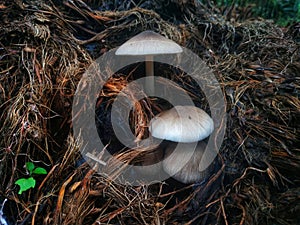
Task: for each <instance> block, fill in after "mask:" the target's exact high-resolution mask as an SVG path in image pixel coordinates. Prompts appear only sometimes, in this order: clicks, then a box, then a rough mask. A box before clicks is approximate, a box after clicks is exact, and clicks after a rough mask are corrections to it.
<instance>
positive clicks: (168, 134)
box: [149, 106, 214, 143]
mask: <svg viewBox="0 0 300 225" xmlns="http://www.w3.org/2000/svg"><path fill="white" fill-rule="evenodd" d="M149 130H150V132H151V135H152V136H153V137H156V138H159V139H165V140H169V141H174V142H183V143H189V142H197V141H200V140H203V139H205V138H206V137H208V136H209V135H210V134H211V133H212V132H213V130H214V122H213V120H212V118H211V117H210V116H209V115H208V114H207V113H206V112H205V111H203V110H202V109H199V108H197V107H195V106H175V107H174V108H172V109H170V110H167V111H164V112H162V113H159V114H158V115H157V116H156V117H154V118H153V119H152V120H151V121H150V126H149Z"/></svg>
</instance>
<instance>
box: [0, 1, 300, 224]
mask: <svg viewBox="0 0 300 225" xmlns="http://www.w3.org/2000/svg"><path fill="white" fill-rule="evenodd" d="M111 2H113V1H99V2H98V1H81V0H73V1H69V0H68V1H63V2H60V1H34V0H29V1H18V0H15V1H13V2H11V1H3V2H1V3H0V17H1V25H0V34H1V35H0V43H1V46H0V80H1V83H0V109H1V116H0V121H1V127H0V131H1V132H0V134H1V138H0V147H1V151H0V160H1V161H0V162H1V163H0V177H1V182H0V201H1V202H2V201H3V200H4V199H5V198H7V199H8V200H7V202H6V204H5V207H4V215H6V217H7V219H8V221H9V222H11V223H12V224H14V223H17V224H64V225H67V224H299V223H300V216H299V215H300V186H299V184H300V175H299V170H300V153H299V151H300V149H299V146H300V132H299V129H300V127H299V120H300V100H299V97H300V54H299V53H300V52H299V32H300V25H299V24H294V25H292V26H290V27H287V28H280V27H278V26H277V25H275V24H274V23H273V22H272V21H265V20H256V19H253V18H251V15H249V14H244V15H247V17H246V18H243V19H237V18H234V17H232V18H231V19H230V20H226V19H225V18H224V17H222V16H221V14H220V11H218V10H217V9H214V8H210V7H209V6H204V5H202V4H200V3H196V1H183V0H170V1H164V3H161V1H147V0H145V1H144V0H143V1H122V3H121V2H120V3H118V1H115V2H114V3H111ZM134 2H137V3H136V4H135V3H134ZM239 10H241V9H239ZM236 12H237V13H236V15H237V17H238V15H239V12H240V11H238V9H237V11H236ZM240 13H243V11H241V12H240ZM232 16H233V15H232ZM146 29H151V30H154V31H156V32H158V33H160V34H162V35H165V36H166V37H168V38H170V39H172V40H174V41H176V42H177V43H179V44H180V45H182V46H184V47H187V48H189V49H191V50H192V51H193V52H195V53H196V54H198V55H199V56H200V57H201V58H202V59H203V60H205V62H206V63H207V64H208V65H209V66H210V67H211V68H212V69H213V71H214V73H215V76H216V77H217V79H218V80H219V82H220V84H221V87H222V90H223V92H224V96H225V97H226V101H227V112H228V121H227V130H226V138H225V140H224V142H223V145H222V148H221V151H220V155H219V158H218V160H219V162H220V167H219V168H218V169H217V170H216V171H215V173H214V174H212V176H211V177H210V179H209V180H208V181H207V182H205V183H203V184H201V185H193V184H192V185H187V186H184V185H177V187H172V184H170V182H171V181H170V182H165V183H160V184H154V185H140V186H137V187H132V186H130V185H128V186H124V185H120V184H118V183H117V182H114V181H113V180H112V179H110V178H107V177H104V176H102V175H101V174H97V173H96V172H95V171H94V170H93V168H90V167H89V166H88V165H87V164H86V163H84V162H81V156H80V153H79V146H80V143H78V141H77V140H76V138H75V137H73V134H72V120H71V110H72V99H73V96H74V93H75V91H76V88H77V84H78V82H79V80H80V78H81V76H82V74H83V73H84V72H85V70H86V69H87V68H88V66H89V65H90V64H91V63H92V62H93V60H94V59H96V58H97V57H99V56H101V55H102V54H103V53H104V52H106V51H107V50H109V49H112V48H114V47H117V46H120V45H121V44H122V43H124V42H125V41H126V40H127V39H129V38H130V37H132V36H134V35H135V34H137V33H139V32H141V31H143V30H146ZM141 71H142V70H141ZM168 76H171V75H170V74H169V75H168ZM173 76H174V77H173V79H174V80H175V81H177V82H178V83H180V85H182V86H183V85H185V84H187V83H189V84H192V82H190V81H189V80H185V77H182V76H181V75H180V73H177V74H176V73H175V75H173ZM126 82H127V81H126V79H125V78H124V77H122V76H121V78H120V76H116V77H115V78H112V79H111V80H110V82H109V83H107V85H106V86H105V92H103V93H102V99H101V98H100V100H99V104H100V105H101V104H102V106H101V109H102V110H101V111H100V114H101V113H102V114H101V116H102V118H104V119H105V118H106V117H107V116H108V115H107V112H105V109H106V108H107V107H109V104H110V102H111V100H113V98H114V96H115V95H116V94H117V93H118V90H120V89H122V87H123V86H124V85H126ZM185 88H186V89H187V90H188V91H190V92H191V93H193V94H194V93H195V87H193V86H191V85H186V86H185ZM196 94H197V93H196ZM199 95H200V96H201V94H199ZM133 100H134V99H133ZM199 101H200V100H199ZM146 106H147V104H145V105H143V104H141V105H140V107H139V108H138V109H139V110H138V111H137V112H136V114H135V117H134V119H133V123H134V121H142V122H145V120H147V119H148V117H147V115H148V116H149V114H145V113H144V114H143V113H141V112H144V110H145V109H146V110H149V109H148V108H147V107H146ZM139 112H140V113H139ZM143 124H144V123H143ZM104 125H105V121H104ZM141 132H142V135H143V132H146V131H145V130H143V129H137V134H140V133H141ZM112 138H113V137H112ZM127 153H128V151H127ZM124 154H125V155H124ZM138 155H139V154H137V153H136V151H131V153H130V151H129V154H127V155H126V152H125V153H124V152H123V153H122V155H120V156H119V157H123V158H126V159H127V160H134V157H137V156H138ZM128 158H129V159H128ZM28 161H33V162H34V163H35V164H36V165H40V166H42V167H44V168H46V169H47V171H48V174H47V175H46V176H40V177H38V178H37V186H36V187H35V188H34V189H30V190H29V191H27V192H24V193H23V194H22V195H18V190H17V186H16V185H15V184H14V182H15V181H16V180H17V179H18V178H19V177H22V176H24V175H26V174H25V172H24V168H23V167H24V164H25V162H28ZM116 177H117V174H116ZM115 179H117V178H115Z"/></svg>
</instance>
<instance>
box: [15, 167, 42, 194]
mask: <svg viewBox="0 0 300 225" xmlns="http://www.w3.org/2000/svg"><path fill="white" fill-rule="evenodd" d="M25 166H26V169H27V170H28V172H29V177H28V178H20V179H18V180H17V181H16V182H15V184H17V185H19V186H20V190H19V192H18V194H19V195H20V194H22V192H23V191H27V190H28V189H30V188H34V187H35V184H36V180H35V179H34V178H33V175H41V174H47V171H46V170H45V169H44V168H42V167H35V165H34V163H33V162H27V163H26V164H25Z"/></svg>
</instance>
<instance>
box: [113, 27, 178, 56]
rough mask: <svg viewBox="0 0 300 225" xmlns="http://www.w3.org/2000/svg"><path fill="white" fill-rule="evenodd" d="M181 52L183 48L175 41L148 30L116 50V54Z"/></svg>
mask: <svg viewBox="0 0 300 225" xmlns="http://www.w3.org/2000/svg"><path fill="white" fill-rule="evenodd" d="M180 52H182V48H181V47H180V46H179V45H178V44H176V43H175V42H174V41H172V40H170V39H167V38H165V37H163V36H162V35H160V34H157V33H155V32H153V31H151V30H147V31H144V32H142V33H140V34H138V35H136V36H134V37H133V38H131V39H129V40H128V41H126V42H125V43H124V44H123V45H121V46H120V47H119V48H118V50H117V51H116V55H160V54H176V53H180Z"/></svg>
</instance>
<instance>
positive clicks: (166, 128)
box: [149, 106, 214, 183]
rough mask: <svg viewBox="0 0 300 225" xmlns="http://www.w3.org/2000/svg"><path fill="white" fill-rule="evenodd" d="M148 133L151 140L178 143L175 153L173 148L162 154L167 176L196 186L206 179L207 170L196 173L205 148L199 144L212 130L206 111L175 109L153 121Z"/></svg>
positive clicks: (190, 107)
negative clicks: (194, 183) (152, 138)
mask: <svg viewBox="0 0 300 225" xmlns="http://www.w3.org/2000/svg"><path fill="white" fill-rule="evenodd" d="M149 130H150V132H151V135H152V136H153V137H156V138H160V139H164V140H168V141H172V142H177V143H178V146H177V147H176V150H175V151H174V152H173V150H174V144H170V145H169V146H168V147H167V148H166V150H165V157H166V158H165V159H164V161H163V169H164V171H165V172H166V173H168V174H169V175H171V176H173V177H174V178H175V179H177V180H178V181H180V182H182V183H193V182H198V181H201V180H203V179H204V178H205V177H206V176H207V175H208V170H207V171H206V170H205V171H200V169H199V167H200V165H199V164H200V161H201V158H202V155H203V153H204V151H205V147H206V144H205V142H204V141H202V140H203V139H205V138H207V137H208V136H209V135H210V134H211V133H212V132H213V130H214V123H213V120H212V118H211V117H210V116H209V115H208V114H207V113H206V112H205V111H203V110H202V109H200V108H197V107H195V106H175V107H174V108H172V109H170V110H167V111H164V112H162V113H160V114H158V115H157V116H156V117H154V118H153V119H152V120H151V121H150V125H149ZM191 154H192V155H191ZM186 157H189V158H187V159H186ZM188 159H189V161H187V160H188ZM183 162H186V164H185V165H183ZM178 168H181V169H178Z"/></svg>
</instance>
